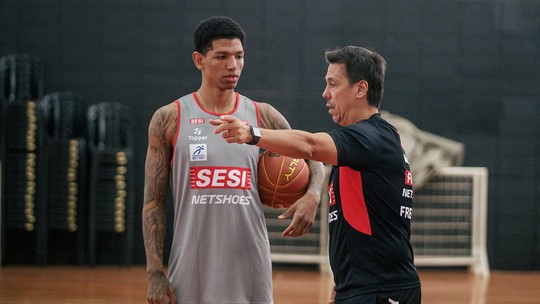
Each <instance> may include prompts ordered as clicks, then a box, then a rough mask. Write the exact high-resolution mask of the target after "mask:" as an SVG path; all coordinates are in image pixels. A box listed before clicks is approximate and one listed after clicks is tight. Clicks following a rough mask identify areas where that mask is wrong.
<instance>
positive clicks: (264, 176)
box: [258, 151, 309, 209]
mask: <svg viewBox="0 0 540 304" xmlns="http://www.w3.org/2000/svg"><path fill="white" fill-rule="evenodd" d="M258 176H259V196H260V197H261V201H262V202H263V204H265V205H267V206H269V207H272V208H275V209H281V208H289V207H290V206H291V205H292V204H294V203H295V202H296V201H297V200H298V199H299V198H301V197H302V196H304V194H305V193H306V191H307V187H308V184H309V168H308V166H307V164H306V161H305V160H303V159H294V158H291V157H287V156H282V155H279V154H275V153H272V152H269V151H265V152H264V153H262V154H261V155H260V156H259V166H258Z"/></svg>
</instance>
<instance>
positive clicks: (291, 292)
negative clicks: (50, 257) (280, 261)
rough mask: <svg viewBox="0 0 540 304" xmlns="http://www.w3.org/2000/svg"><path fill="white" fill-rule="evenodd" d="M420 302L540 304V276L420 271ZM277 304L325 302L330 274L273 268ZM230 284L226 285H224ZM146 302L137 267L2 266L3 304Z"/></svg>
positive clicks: (0, 302) (0, 298) (141, 271)
mask: <svg viewBox="0 0 540 304" xmlns="http://www.w3.org/2000/svg"><path fill="white" fill-rule="evenodd" d="M420 276H421V280H422V285H423V287H422V298H423V301H422V303H428V304H430V303H434V304H450V303H452V304H456V303H458V304H461V303H463V304H469V303H470V304H499V303H500V304H512V303H520V304H523V303H540V272H508V271H492V273H491V276H490V277H489V279H481V278H479V277H476V276H474V275H473V274H471V273H469V272H467V271H466V270H432V269H420ZM273 282H274V300H275V303H276V304H300V303H306V304H308V303H309V304H316V303H326V300H327V295H328V291H329V290H330V288H331V285H332V283H331V278H330V275H329V274H325V273H320V272H319V271H317V270H315V269H309V268H305V267H286V266H279V267H274V274H273ZM223 284H226V282H223ZM7 303H10V304H11V303H23V304H33V303H40V304H52V303H55V304H83V303H88V304H101V303H115V304H127V303H130V304H132V303H146V274H145V269H144V267H142V266H136V267H129V268H126V267H113V266H99V267H94V268H91V267H71V266H67V267H60V266H46V267H27V266H24V267H23V266H4V267H0V304H7Z"/></svg>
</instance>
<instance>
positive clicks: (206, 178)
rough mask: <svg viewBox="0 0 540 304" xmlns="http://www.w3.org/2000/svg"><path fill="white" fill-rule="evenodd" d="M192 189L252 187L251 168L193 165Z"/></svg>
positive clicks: (191, 171) (191, 170)
mask: <svg viewBox="0 0 540 304" xmlns="http://www.w3.org/2000/svg"><path fill="white" fill-rule="evenodd" d="M189 171H190V177H191V189H208V188H226V189H245V190H249V189H251V170H250V169H248V168H239V167H193V168H191V169H190V170H189Z"/></svg>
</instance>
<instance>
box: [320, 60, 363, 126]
mask: <svg viewBox="0 0 540 304" xmlns="http://www.w3.org/2000/svg"><path fill="white" fill-rule="evenodd" d="M325 80H326V88H325V89H324V92H323V94H322V96H323V98H324V99H325V100H326V107H327V108H328V114H330V116H332V120H333V121H334V122H335V123H337V124H339V125H342V126H346V125H349V124H352V123H354V122H355V121H349V120H351V119H352V117H350V118H351V119H349V120H348V119H347V118H348V117H349V116H351V115H352V113H351V110H353V108H354V103H355V102H357V100H356V99H355V96H356V93H357V91H358V88H357V86H355V85H352V84H350V83H349V79H348V78H347V71H346V69H345V64H342V63H336V64H334V63H332V64H330V65H329V66H328V71H327V72H326V76H325Z"/></svg>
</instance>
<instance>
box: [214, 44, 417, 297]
mask: <svg viewBox="0 0 540 304" xmlns="http://www.w3.org/2000/svg"><path fill="white" fill-rule="evenodd" d="M326 61H327V62H328V64H329V66H328V70H327V74H326V77H325V79H326V88H325V90H324V92H323V98H324V99H325V100H326V107H327V108H328V114H330V116H332V119H333V120H334V122H336V123H337V124H339V125H340V127H339V128H337V129H335V130H332V131H330V132H321V133H315V134H313V133H308V132H304V131H299V130H267V129H259V130H256V132H254V131H253V129H255V126H252V127H251V128H250V127H249V126H246V125H245V124H243V123H241V121H239V120H238V119H237V118H235V117H234V116H231V115H224V116H222V117H221V119H220V120H217V121H213V122H212V123H213V124H214V125H217V126H218V127H217V128H216V130H215V132H216V133H221V134H222V137H223V138H225V140H226V141H227V142H229V143H248V142H251V141H252V140H253V138H254V137H253V133H256V134H257V136H258V137H259V141H258V143H257V145H258V146H259V147H261V148H264V149H267V150H271V151H273V152H276V153H279V154H282V155H288V156H291V157H295V158H305V159H313V160H318V161H322V162H325V163H328V164H331V165H333V168H332V173H331V176H330V185H329V188H328V189H329V195H330V208H329V214H328V221H329V231H330V246H329V247H330V253H329V256H330V264H331V267H332V271H333V273H334V282H335V286H334V289H333V291H332V293H331V294H332V295H331V300H330V301H329V303H336V304H337V303H339V304H357V303H363V304H364V303H368V304H370V303H373V304H375V303H402V304H404V303H406V304H416V303H420V301H421V287H420V279H419V276H418V273H417V271H416V268H415V266H414V260H413V252H412V248H411V244H410V221H411V218H412V197H413V190H412V177H411V173H410V169H409V164H408V161H407V157H406V156H405V152H404V150H403V148H402V146H401V141H400V138H399V135H398V133H397V131H396V129H395V128H394V127H393V126H392V125H390V124H389V123H388V122H387V121H385V120H383V119H382V118H381V116H380V114H379V107H380V102H381V98H382V95H383V91H384V75H385V70H386V61H385V60H384V58H383V57H382V56H380V55H379V54H377V53H375V52H373V51H370V50H368V49H365V48H361V47H356V46H347V47H343V48H339V49H336V50H332V51H328V52H326Z"/></svg>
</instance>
